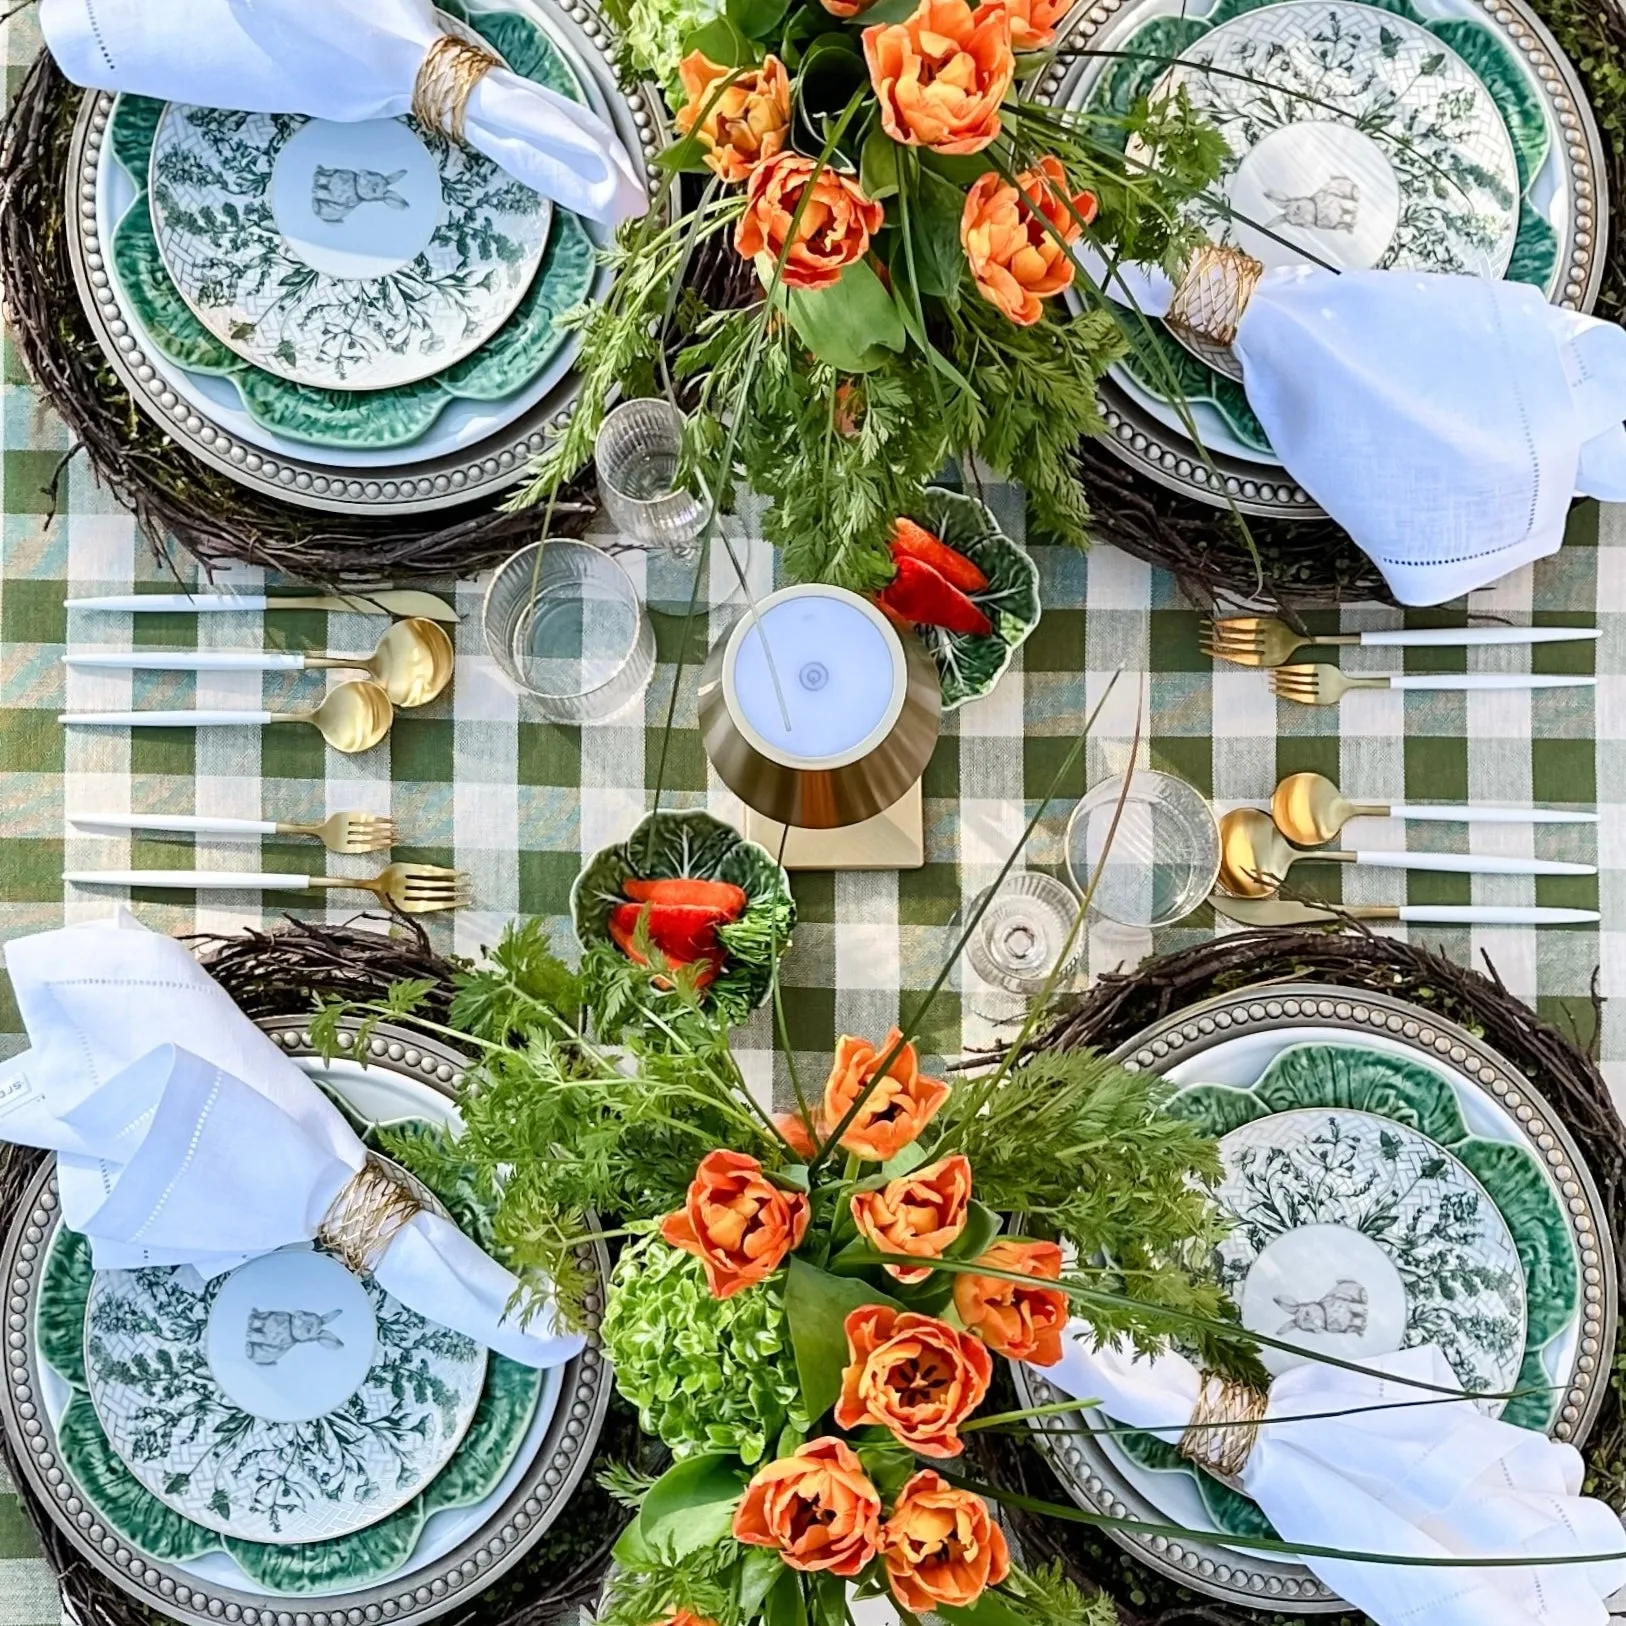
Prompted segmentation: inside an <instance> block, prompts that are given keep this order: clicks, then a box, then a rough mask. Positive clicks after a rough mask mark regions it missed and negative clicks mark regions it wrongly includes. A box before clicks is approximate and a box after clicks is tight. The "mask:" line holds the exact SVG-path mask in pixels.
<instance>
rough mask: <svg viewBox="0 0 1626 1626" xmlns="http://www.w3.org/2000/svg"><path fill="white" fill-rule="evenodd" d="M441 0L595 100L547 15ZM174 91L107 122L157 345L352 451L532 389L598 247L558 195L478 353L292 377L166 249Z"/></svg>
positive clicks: (130, 284) (537, 71)
mask: <svg viewBox="0 0 1626 1626" xmlns="http://www.w3.org/2000/svg"><path fill="white" fill-rule="evenodd" d="M440 9H441V10H443V11H446V12H448V13H450V14H451V15H453V16H455V17H457V18H458V19H459V20H460V21H467V22H469V23H470V25H471V26H472V27H474V28H475V29H477V30H478V31H479V33H480V34H481V35H482V36H484V37H485V39H486V40H487V41H488V42H489V43H490V44H491V45H492V46H493V48H494V49H496V50H497V51H499V52H500V53H501V54H502V56H503V57H504V59H505V60H506V61H508V62H509V63H510V64H511V65H512V66H513V67H514V69H515V71H516V72H519V73H522V74H523V75H524V76H525V77H527V78H530V79H534V80H536V81H537V82H538V83H540V84H543V85H546V86H548V87H549V88H550V89H553V90H556V91H558V92H559V93H560V94H561V95H564V96H569V97H570V98H571V99H572V100H574V101H578V102H585V100H586V94H585V92H584V90H583V89H582V85H581V82H580V80H579V78H578V77H577V75H576V72H575V70H574V69H573V68H572V67H571V65H570V64H569V62H568V61H567V60H566V59H565V56H564V54H563V52H561V51H560V50H559V48H558V46H556V45H555V44H554V43H553V41H552V40H550V39H549V38H548V36H547V35H546V33H545V32H544V31H543V30H542V28H541V27H540V25H538V24H537V23H535V22H533V21H532V20H531V19H530V18H528V17H524V16H521V15H520V14H519V13H517V12H511V11H493V12H482V13H478V14H472V15H471V14H470V13H468V12H467V11H466V10H465V8H464V6H463V5H462V3H461V0H449V3H447V4H443V5H442V6H441V7H440ZM164 105H165V104H164V103H162V102H159V101H154V100H152V99H151V98H148V97H138V96H129V95H121V96H120V97H119V98H118V99H117V101H116V102H115V103H114V107H113V114H112V118H111V120H110V123H109V140H110V142H111V145H112V149H113V156H114V157H115V158H116V159H117V161H118V163H119V164H120V166H121V167H122V168H123V169H124V171H125V173H126V174H127V175H128V176H129V177H130V180H131V182H132V184H133V185H134V186H135V188H136V196H135V198H134V199H133V201H132V202H131V204H130V206H129V208H127V209H126V210H125V212H124V214H123V216H122V217H121V218H120V219H119V222H118V224H117V226H116V227H115V228H114V232H113V245H112V247H113V253H112V259H113V266H114V270H115V273H116V274H117V276H118V279H119V285H120V288H121V290H122V292H123V294H124V297H125V301H126V303H127V305H128V306H129V308H130V310H131V313H132V315H134V316H135V317H136V318H137V319H138V320H139V322H140V325H141V328H142V331H143V333H144V335H145V336H146V338H147V339H148V341H149V342H150V343H151V344H152V346H153V348H154V349H155V350H157V351H158V352H159V354H160V355H162V356H164V357H165V358H166V359H167V360H168V361H171V362H173V363H174V364H175V365H176V366H177V367H180V368H183V369H184V370H186V371H188V372H193V373H201V374H204V375H206V376H209V377H217V378H225V379H229V380H230V381H231V383H232V384H233V385H234V387H235V388H236V390H237V394H238V397H239V399H240V400H241V401H242V404H243V409H244V411H246V412H247V413H248V415H249V416H250V417H251V418H252V419H253V420H254V421H255V422H256V423H258V424H260V425H261V426H262V427H263V428H265V429H268V430H270V431H271V432H272V433H274V434H277V435H279V436H281V437H283V438H284V439H286V440H290V441H298V442H302V443H304V444H306V445H312V446H327V447H332V448H336V449H339V450H348V451H386V450H389V449H391V448H394V447H400V446H408V445H411V444H412V443H413V442H415V441H417V440H419V439H421V438H422V437H423V436H424V435H425V434H427V433H428V432H429V430H430V429H431V428H432V427H433V426H434V424H435V422H436V420H437V419H438V418H439V417H440V415H441V413H442V412H444V411H445V410H446V408H447V407H449V406H450V405H451V404H452V402H453V401H457V400H466V401H500V400H503V399H504V398H506V397H508V396H510V395H513V394H514V393H515V392H516V391H518V390H522V389H524V388H525V387H526V386H527V385H528V384H529V383H530V382H531V381H532V380H533V379H535V378H536V377H537V376H538V375H539V374H540V373H541V372H542V370H543V369H544V368H545V367H546V366H547V365H548V364H549V363H550V362H551V361H552V360H553V358H554V357H555V356H556V355H557V354H558V352H559V349H560V347H561V346H562V345H563V344H564V343H565V342H566V340H567V338H568V335H567V334H565V333H564V332H562V331H561V330H560V329H559V326H558V319H559V317H560V316H561V315H562V314H563V313H564V312H565V311H566V310H568V309H570V308H571V307H572V306H573V305H577V304H579V303H580V302H581V301H582V300H583V299H585V298H586V297H587V294H588V292H589V290H590V289H591V287H592V283H593V276H594V272H595V269H596V265H597V248H596V245H595V244H594V242H593V240H592V238H591V237H590V236H589V235H588V232H587V229H586V227H585V226H584V225H583V224H582V222H581V220H580V219H579V218H578V217H577V216H576V215H574V214H572V213H571V212H570V211H569V210H567V209H561V208H558V207H557V206H555V208H554V210H553V226H552V229H551V230H550V232H549V234H548V242H547V247H546V249H545V250H544V252H543V255H542V261H541V263H540V265H539V266H538V267H537V272H536V275H535V277H534V278H533V279H532V282H531V286H530V287H529V288H528V289H527V290H526V293H525V297H524V299H523V300H521V301H520V304H519V306H518V308H517V309H516V310H515V312H514V314H513V315H512V316H511V317H509V319H508V320H507V321H506V322H505V323H504V324H503V325H502V327H501V328H499V329H498V331H497V332H496V333H495V334H494V335H493V336H492V337H491V338H490V339H489V340H487V341H486V343H485V344H484V345H482V346H481V348H480V349H479V350H477V351H476V352H475V353H474V354H473V355H471V356H467V357H465V358H464V359H463V360H462V361H459V362H457V363H455V364H453V365H452V366H450V367H447V368H446V369H444V370H443V371H442V372H439V373H436V374H435V375H434V377H432V378H427V379H421V380H420V381H419V382H417V383H415V384H406V385H401V386H399V387H397V388H394V389H385V390H367V391H354V390H324V389H313V388H310V387H308V386H306V385H301V384H294V383H290V382H289V381H288V380H287V379H283V378H278V377H277V376H276V375H275V374H273V373H268V372H266V371H264V370H263V369H262V368H258V367H255V366H254V365H252V363H250V362H247V361H245V360H244V359H243V358H242V357H241V356H239V355H237V354H235V353H234V352H233V351H232V350H230V349H228V348H227V347H226V346H225V345H224V344H222V343H221V342H220V341H219V340H218V339H216V338H215V336H214V335H213V334H212V333H210V332H209V331H208V329H207V328H205V327H204V326H203V324H202V323H201V322H199V321H198V319H197V317H196V316H194V315H193V314H192V311H191V310H190V308H189V307H188V306H187V304H186V302H185V300H183V299H182V297H181V295H180V291H179V290H178V289H177V288H176V287H175V285H174V283H173V282H172V281H171V279H170V276H169V273H168V271H167V270H165V268H164V264H163V260H162V258H161V257H160V255H159V251H158V242H157V239H156V237H155V236H154V234H153V227H152V215H151V211H150V209H149V208H148V205H147V187H146V176H147V163H148V158H149V156H150V154H151V151H152V142H153V137H154V134H155V132H156V130H157V126H158V117H159V115H160V114H161V113H162V111H163V108H164Z"/></svg>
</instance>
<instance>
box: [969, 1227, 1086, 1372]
mask: <svg viewBox="0 0 1626 1626" xmlns="http://www.w3.org/2000/svg"><path fill="white" fill-rule="evenodd" d="M976 1263H977V1264H979V1265H987V1266H988V1267H989V1268H990V1269H993V1270H1012V1271H1020V1272H1021V1273H1022V1274H1023V1275H1025V1276H1031V1277H1033V1278H1034V1280H1033V1281H1032V1282H1031V1283H1027V1282H1012V1281H1007V1280H1006V1279H1005V1278H1004V1277H1002V1276H977V1275H974V1274H972V1273H971V1272H969V1271H965V1272H961V1273H960V1274H958V1275H956V1276H955V1278H954V1308H955V1309H956V1310H957V1311H958V1312H959V1316H960V1319H961V1321H963V1322H964V1323H965V1325H966V1328H967V1330H968V1331H970V1332H974V1333H976V1334H977V1336H978V1337H979V1338H981V1339H982V1340H983V1342H984V1343H985V1344H987V1345H988V1347H989V1348H990V1349H992V1350H995V1351H997V1352H998V1353H999V1354H1001V1355H1005V1356H1008V1357H1009V1358H1010V1359H1011V1360H1013V1361H1030V1362H1032V1364H1033V1365H1034V1366H1054V1365H1055V1364H1056V1362H1057V1361H1059V1360H1060V1359H1061V1335H1062V1331H1063V1329H1064V1328H1065V1327H1066V1326H1067V1295H1066V1294H1065V1293H1064V1292H1063V1291H1062V1290H1061V1289H1060V1288H1059V1287H1045V1286H1042V1285H1041V1284H1042V1283H1044V1282H1054V1281H1059V1280H1060V1279H1061V1249H1060V1248H1059V1247H1058V1246H1057V1245H1056V1244H1055V1243H1054V1242H1022V1241H1020V1240H1018V1239H1017V1238H1015V1237H1001V1238H1000V1240H999V1241H998V1242H996V1243H994V1245H993V1246H992V1247H991V1248H989V1250H988V1251H987V1252H986V1253H985V1254H983V1255H982V1256H981V1257H980V1258H978V1259H977V1260H976Z"/></svg>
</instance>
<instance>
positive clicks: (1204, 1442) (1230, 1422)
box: [1178, 1372, 1270, 1491]
mask: <svg viewBox="0 0 1626 1626" xmlns="http://www.w3.org/2000/svg"><path fill="white" fill-rule="evenodd" d="M1269 1404H1270V1396H1269V1395H1268V1394H1267V1393H1266V1392H1265V1391H1264V1390H1263V1389H1254V1388H1251V1387H1249V1385H1247V1384H1246V1383H1233V1382H1232V1381H1231V1380H1230V1379H1229V1378H1222V1377H1220V1376H1219V1374H1218V1373H1216V1372H1205V1373H1203V1374H1202V1388H1201V1389H1200V1390H1199V1391H1198V1394H1197V1404H1196V1405H1195V1406H1194V1407H1193V1408H1192V1413H1191V1421H1190V1422H1189V1423H1187V1424H1186V1431H1185V1433H1184V1434H1182V1435H1181V1436H1180V1444H1179V1447H1178V1450H1179V1452H1180V1455H1181V1456H1183V1457H1184V1458H1185V1459H1186V1460H1187V1461H1188V1462H1194V1463H1196V1464H1197V1466H1198V1467H1199V1468H1203V1469H1206V1470H1207V1471H1208V1472H1209V1473H1211V1474H1212V1475H1213V1476H1214V1477H1215V1478H1216V1479H1217V1480H1219V1482H1220V1483H1221V1484H1222V1485H1229V1486H1230V1487H1231V1489H1232V1490H1234V1491H1240V1490H1241V1489H1242V1470H1243V1469H1244V1468H1246V1467H1247V1465H1248V1458H1249V1457H1250V1456H1251V1455H1252V1454H1253V1447H1254V1442H1255V1441H1256V1440H1257V1439H1258V1438H1259V1425H1260V1424H1261V1423H1262V1422H1263V1421H1264V1420H1265V1409H1266V1407H1267V1406H1268V1405H1269Z"/></svg>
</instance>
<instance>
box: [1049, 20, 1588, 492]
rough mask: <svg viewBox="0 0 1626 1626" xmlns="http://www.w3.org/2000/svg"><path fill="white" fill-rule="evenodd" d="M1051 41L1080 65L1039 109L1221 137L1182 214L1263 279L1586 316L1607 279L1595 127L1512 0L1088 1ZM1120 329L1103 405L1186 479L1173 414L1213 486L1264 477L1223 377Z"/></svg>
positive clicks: (1239, 401)
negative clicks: (1396, 274) (1483, 300)
mask: <svg viewBox="0 0 1626 1626" xmlns="http://www.w3.org/2000/svg"><path fill="white" fill-rule="evenodd" d="M1064 33H1065V41H1064V43H1065V44H1067V45H1070V46H1073V47H1075V48H1077V49H1079V50H1081V51H1084V52H1087V53H1088V55H1086V56H1085V57H1083V58H1081V59H1080V65H1075V66H1073V67H1072V68H1066V67H1058V68H1057V69H1056V70H1054V71H1053V72H1052V73H1050V74H1049V75H1047V77H1046V79H1045V81H1044V91H1043V93H1044V94H1045V95H1046V96H1047V97H1048V98H1051V99H1054V100H1056V101H1058V102H1061V103H1064V104H1066V105H1069V106H1073V107H1081V106H1091V107H1099V108H1112V109H1114V110H1117V111H1123V110H1126V109H1127V108H1129V107H1130V106H1131V105H1132V103H1133V102H1134V100H1135V98H1136V97H1138V96H1140V95H1142V94H1148V93H1151V94H1156V93H1158V92H1159V91H1160V90H1162V89H1170V88H1174V87H1176V86H1181V87H1183V88H1184V89H1185V90H1186V92H1187V94H1189V95H1191V96H1192V98H1193V99H1194V101H1196V102H1197V103H1198V104H1199V105H1200V106H1202V107H1204V109H1205V110H1206V111H1207V112H1208V113H1209V116H1210V117H1212V118H1213V119H1214V120H1215V121H1216V122H1217V123H1218V125H1219V127H1220V129H1221V131H1222V133H1223V134H1224V135H1225V137H1226V140H1227V144H1228V146H1229V147H1230V149H1231V156H1230V159H1229V160H1228V163H1227V169H1226V173H1225V174H1224V175H1223V176H1222V178H1221V181H1220V183H1219V186H1218V188H1217V189H1216V193H1215V195H1214V196H1213V197H1212V198H1211V199H1208V200H1202V199H1199V200H1194V202H1193V204H1192V205H1191V206H1190V207H1191V209H1192V210H1193V213H1194V217H1195V218H1197V219H1198V220H1199V223H1200V224H1202V225H1203V226H1204V228H1205V229H1206V230H1207V231H1209V233H1210V234H1211V235H1213V236H1215V237H1218V238H1222V239H1225V240H1231V241H1237V242H1239V243H1240V245H1241V246H1242V247H1244V248H1246V249H1247V250H1248V252H1250V253H1252V254H1254V255H1255V256H1256V257H1259V258H1262V259H1263V260H1265V262H1266V263H1267V264H1273V263H1278V262H1281V263H1291V262H1292V261H1293V260H1295V259H1302V258H1312V257H1313V258H1314V259H1316V260H1319V261H1323V262H1325V263H1329V264H1334V265H1339V266H1345V265H1377V266H1415V267H1416V268H1418V269H1423V270H1434V271H1446V272H1462V273H1468V274H1476V275H1488V276H1506V277H1509V278H1513V279H1515V280H1518V281H1523V282H1532V283H1535V284H1536V285H1537V286H1539V287H1541V288H1542V289H1543V290H1544V291H1545V292H1546V294H1547V296H1548V298H1549V299H1551V300H1553V301H1554V302H1555V303H1559V304H1563V305H1565V306H1568V307H1570V308H1572V309H1578V310H1584V309H1587V308H1589V307H1590V304H1591V301H1592V299H1593V297H1594V296H1595V294H1596V290H1597V283H1598V279H1599V277H1600V276H1601V273H1602V266H1603V254H1602V248H1601V244H1600V242H1599V240H1598V238H1599V232H1598V215H1597V208H1596V200H1597V197H1598V195H1599V193H1598V187H1599V184H1600V181H1601V179H1602V169H1601V164H1602V156H1601V150H1600V146H1599V142H1598V140H1597V134H1596V127H1595V125H1594V123H1593V120H1592V117H1591V113H1590V110H1589V109H1588V108H1587V107H1586V104H1585V100H1584V97H1582V96H1581V93H1580V88H1579V84H1578V81H1577V80H1576V79H1575V76H1574V72H1573V70H1572V69H1571V68H1570V66H1569V64H1568V63H1567V62H1565V61H1564V59H1563V57H1562V55H1561V53H1559V52H1558V49H1557V46H1556V45H1555V44H1554V43H1553V41H1552V39H1551V37H1550V35H1548V34H1547V32H1546V30H1545V29H1544V28H1543V27H1542V25H1541V23H1540V22H1539V20H1538V19H1536V18H1535V17H1534V15H1533V14H1531V13H1530V12H1529V10H1528V8H1527V7H1525V6H1524V5H1522V4H1521V3H1519V0H1515V3H1514V4H1512V5H1511V6H1507V7H1500V6H1492V5H1483V4H1480V3H1479V0H1376V3H1374V4H1363V3H1356V0H1275V3H1271V0H1199V3H1198V4H1197V5H1195V6H1185V5H1179V4H1175V3H1173V0H1138V3H1136V0H1131V3H1130V4H1127V5H1122V6H1119V5H1116V4H1113V5H1107V4H1106V3H1105V0H1097V3H1095V4H1092V5H1087V6H1080V7H1079V8H1077V9H1076V10H1075V11H1074V12H1073V14H1072V15H1071V17H1070V18H1069V20H1068V22H1067V24H1066V26H1065V30H1064ZM1233 210H1234V211H1235V215H1233V213H1232V211H1233ZM1236 216H1246V217H1248V220H1249V221H1251V222H1253V223H1254V224H1248V223H1246V222H1244V221H1243V220H1241V219H1238V218H1236ZM1260 228H1264V229H1260ZM1131 326H1132V328H1133V329H1134V330H1135V331H1133V332H1132V333H1131V340H1132V344H1131V353H1130V354H1129V356H1128V357H1126V358H1125V360H1124V361H1123V362H1121V363H1120V364H1118V366H1116V367H1115V368H1114V369H1113V372H1112V375H1111V380H1112V381H1111V385H1110V386H1109V389H1108V392H1107V394H1108V396H1109V398H1110V397H1112V396H1113V395H1114V394H1118V395H1121V397H1123V398H1125V399H1126V400H1127V402H1128V403H1129V404H1130V405H1131V406H1133V407H1135V408H1138V409H1139V412H1140V414H1142V415H1148V416H1149V417H1150V418H1151V419H1152V420H1153V422H1154V423H1155V424H1156V425H1157V426H1160V427H1161V429H1163V430H1166V431H1167V432H1168V436H1169V437H1170V438H1168V439H1167V440H1166V441H1165V442H1164V444H1165V445H1166V446H1167V447H1168V448H1169V449H1171V450H1173V449H1175V448H1177V447H1178V448H1179V449H1181V450H1183V451H1184V452H1185V454H1186V455H1187V457H1188V459H1189V456H1190V453H1191V451H1192V447H1191V438H1190V429H1189V428H1188V425H1187V423H1186V421H1185V419H1184V417H1183V415H1182V413H1181V411H1180V410H1178V409H1177V407H1176V405H1175V404H1174V403H1176V402H1177V401H1178V400H1180V398H1181V397H1182V396H1183V397H1184V399H1185V402H1186V404H1187V408H1188V410H1189V411H1190V413H1191V415H1192V420H1193V421H1194V423H1195V426H1196V428H1197V431H1198V434H1199V435H1200V437H1201V440H1202V444H1203V446H1204V447H1205V449H1206V450H1207V451H1208V452H1210V453H1211V454H1213V455H1214V456H1215V457H1216V458H1218V459H1220V460H1221V464H1222V468H1223V469H1224V470H1225V471H1230V470H1232V469H1234V468H1235V467H1236V466H1237V465H1238V464H1240V465H1241V466H1242V468H1243V469H1245V468H1246V467H1247V465H1249V464H1254V465H1263V466H1264V467H1265V468H1275V469H1279V467H1280V465H1279V463H1278V462H1277V460H1276V458H1275V457H1274V454H1273V453H1272V451H1271V448H1270V445H1269V442H1268V440H1267V439H1266V437H1265V435H1264V432H1263V430H1262V429H1261V428H1260V426H1259V423H1258V420H1257V419H1256V418H1255V417H1254V415H1253V412H1252V410H1251V409H1250V408H1249V406H1248V403H1247V398H1246V395H1245V394H1244V392H1243V390H1242V387H1241V385H1240V383H1239V382H1238V376H1237V375H1236V373H1235V371H1234V364H1232V369H1231V371H1230V374H1229V376H1228V375H1227V372H1222V371H1216V370H1215V368H1214V367H1213V366H1210V365H1208V364H1207V363H1206V362H1205V361H1204V360H1203V359H1200V358H1199V357H1198V356H1197V355H1195V354H1193V353H1192V352H1191V351H1190V350H1188V349H1186V348H1184V347H1183V346H1182V345H1181V344H1180V343H1179V342H1177V341H1176V339H1175V338H1174V337H1173V336H1172V335H1171V334H1170V333H1169V332H1168V331H1167V330H1165V329H1164V328H1163V327H1162V325H1161V324H1160V323H1155V322H1154V323H1138V322H1132V324H1131ZM1143 450H1144V451H1145V453H1146V455H1148V456H1154V455H1155V454H1156V452H1157V450H1158V448H1157V447H1156V446H1152V447H1146V448H1143ZM1205 472H1206V471H1205ZM1211 479H1212V476H1209V479H1208V480H1207V481H1205V482H1203V483H1204V484H1205V485H1206V484H1209V483H1211ZM1175 483H1179V482H1178V481H1176V482H1175ZM1210 500H1213V498H1212V497H1211V498H1210Z"/></svg>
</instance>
